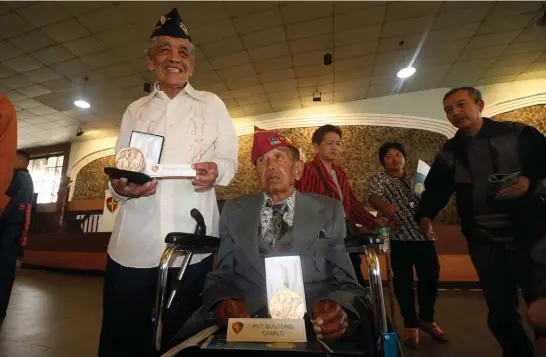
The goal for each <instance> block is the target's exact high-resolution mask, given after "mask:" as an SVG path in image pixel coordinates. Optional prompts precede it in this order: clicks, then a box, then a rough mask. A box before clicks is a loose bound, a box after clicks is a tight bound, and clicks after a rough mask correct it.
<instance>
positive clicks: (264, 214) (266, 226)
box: [192, 128, 369, 340]
mask: <svg viewBox="0 0 546 357" xmlns="http://www.w3.org/2000/svg"><path fill="white" fill-rule="evenodd" d="M255 130H256V131H255V133H254V143H253V147H252V163H253V164H254V165H255V166H256V169H257V172H258V177H259V181H260V185H261V189H262V191H263V192H260V193H254V194H248V195H244V196H241V197H238V198H235V199H232V200H230V201H227V202H226V203H225V205H224V208H223V210H222V215H221V218H220V239H221V246H220V250H219V252H218V257H217V266H216V269H215V271H214V272H213V273H210V274H209V275H208V276H207V280H206V283H205V288H204V291H203V303H204V305H203V308H202V309H201V311H200V312H198V314H199V315H200V316H201V317H200V318H197V319H198V320H199V319H201V321H203V319H204V317H203V316H205V315H207V316H208V319H210V318H211V317H212V318H213V319H215V321H216V323H217V324H218V325H220V326H226V325H227V321H228V319H229V318H233V317H249V316H256V315H264V313H263V312H264V311H267V301H266V279H265V264H264V257H266V256H267V255H269V254H272V253H276V254H278V253H286V254H288V255H299V256H300V257H301V262H302V270H303V280H304V286H305V295H306V299H307V306H308V307H311V308H310V309H308V310H309V311H308V314H309V315H310V317H311V319H312V321H313V329H314V331H315V333H316V334H317V336H318V337H319V338H322V339H325V340H327V339H330V340H332V339H339V338H341V337H343V336H344V335H346V334H347V332H348V331H349V330H351V328H353V327H354V326H357V325H358V323H359V320H360V319H364V317H363V316H359V312H357V309H356V307H355V302H356V301H357V300H358V299H357V298H359V297H364V296H365V290H364V288H363V287H362V286H360V285H359V284H358V283H357V280H356V276H355V272H354V269H353V266H352V265H351V261H350V259H349V257H348V255H347V252H346V250H345V245H344V238H345V235H346V233H345V229H346V228H345V220H344V213H343V206H342V205H341V202H340V201H337V200H334V199H331V198H328V197H324V196H319V195H316V194H307V193H300V192H298V191H296V190H295V188H294V184H295V182H296V180H297V179H299V178H300V175H301V173H302V169H303V163H302V162H301V161H300V159H299V151H298V149H297V148H296V147H295V146H293V145H292V144H290V143H289V142H288V141H287V140H285V139H284V138H283V137H281V136H280V135H278V134H277V133H275V132H273V131H266V130H261V129H258V128H255ZM321 231H323V232H322V233H321ZM360 301H362V300H360ZM261 317H266V316H261ZM192 320H193V321H194V322H196V321H195V319H193V318H192ZM367 320H368V321H369V319H367ZM349 327H350V328H349Z"/></svg>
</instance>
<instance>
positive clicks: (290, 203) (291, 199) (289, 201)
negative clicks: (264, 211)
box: [263, 188, 296, 207]
mask: <svg viewBox="0 0 546 357" xmlns="http://www.w3.org/2000/svg"><path fill="white" fill-rule="evenodd" d="M263 194H264V205H265V203H266V202H267V201H268V200H271V197H269V195H268V194H267V193H265V192H264V193H263ZM295 199H296V189H295V188H294V190H293V191H292V194H291V195H290V196H288V197H286V198H285V199H284V200H282V201H281V202H279V203H277V204H280V203H283V202H285V203H287V204H288V206H289V207H291V206H293V203H294V201H295ZM271 201H273V200H271Z"/></svg>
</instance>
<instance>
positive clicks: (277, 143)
mask: <svg viewBox="0 0 546 357" xmlns="http://www.w3.org/2000/svg"><path fill="white" fill-rule="evenodd" d="M281 146H288V147H292V148H294V149H296V150H298V151H299V149H298V148H297V147H295V146H294V145H293V144H292V143H290V141H288V140H287V139H286V138H284V137H282V136H281V135H280V134H279V133H277V132H275V131H273V130H264V129H260V128H258V127H257V126H255V127H254V142H253V143H252V154H251V157H250V159H251V160H252V163H253V164H254V165H256V161H257V160H258V158H259V157H260V156H262V155H264V154H266V153H267V152H269V151H271V150H273V149H274V148H277V147H281Z"/></svg>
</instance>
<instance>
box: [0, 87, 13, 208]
mask: <svg viewBox="0 0 546 357" xmlns="http://www.w3.org/2000/svg"><path fill="white" fill-rule="evenodd" d="M16 150H17V116H16V113H15V108H14V106H13V104H12V103H11V101H10V100H9V99H8V97H6V96H5V95H3V94H0V214H1V213H2V211H4V208H5V207H6V205H7V204H8V202H9V197H8V196H7V195H6V190H7V189H8V186H9V184H10V182H11V177H12V176H13V167H14V165H15V151H16Z"/></svg>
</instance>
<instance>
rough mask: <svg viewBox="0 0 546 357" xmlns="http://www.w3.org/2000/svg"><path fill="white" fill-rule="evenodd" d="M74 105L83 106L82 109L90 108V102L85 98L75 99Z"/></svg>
mask: <svg viewBox="0 0 546 357" xmlns="http://www.w3.org/2000/svg"><path fill="white" fill-rule="evenodd" d="M74 105H75V106H77V107H79V108H83V109H87V108H91V104H89V103H88V102H86V101H85V100H81V99H80V100H77V101H75V102H74Z"/></svg>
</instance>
